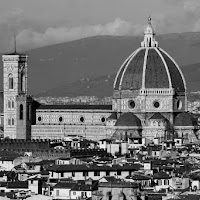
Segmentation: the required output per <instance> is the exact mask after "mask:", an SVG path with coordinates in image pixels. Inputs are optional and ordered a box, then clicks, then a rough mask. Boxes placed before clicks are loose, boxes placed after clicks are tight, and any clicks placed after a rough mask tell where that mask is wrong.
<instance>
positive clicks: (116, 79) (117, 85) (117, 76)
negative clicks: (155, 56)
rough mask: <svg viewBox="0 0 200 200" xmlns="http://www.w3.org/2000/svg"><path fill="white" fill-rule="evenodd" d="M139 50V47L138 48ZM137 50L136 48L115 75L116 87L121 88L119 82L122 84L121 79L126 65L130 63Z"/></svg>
mask: <svg viewBox="0 0 200 200" xmlns="http://www.w3.org/2000/svg"><path fill="white" fill-rule="evenodd" d="M137 50H138V49H137ZM137 50H135V51H134V52H133V53H132V54H131V55H130V56H129V57H128V58H127V59H126V60H125V61H124V62H123V64H122V65H121V67H120V68H119V70H118V72H117V75H116V77H115V80H114V87H113V88H114V89H119V84H120V80H121V76H122V73H123V71H124V69H125V67H126V65H127V64H128V62H129V60H130V59H131V58H132V57H133V56H134V55H135V54H136V52H137Z"/></svg>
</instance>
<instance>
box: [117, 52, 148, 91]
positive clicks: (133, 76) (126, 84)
mask: <svg viewBox="0 0 200 200" xmlns="http://www.w3.org/2000/svg"><path fill="white" fill-rule="evenodd" d="M144 54H145V48H139V49H138V50H137V51H136V53H135V55H134V56H133V57H132V58H131V59H130V60H129V62H128V63H127V65H126V67H125V69H124V71H123V73H122V76H121V80H120V85H119V86H121V89H123V90H127V89H129V90H130V89H140V88H141V86H142V71H143V68H142V67H141V62H142V66H143V63H144ZM133 80H134V81H133ZM131 83H133V84H132V85H131Z"/></svg>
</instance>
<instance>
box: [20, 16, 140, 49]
mask: <svg viewBox="0 0 200 200" xmlns="http://www.w3.org/2000/svg"><path fill="white" fill-rule="evenodd" d="M142 32H143V25H133V24H132V23H131V22H128V21H125V20H122V19H120V18H116V19H115V20H114V21H113V22H109V23H107V24H104V25H103V24H98V25H85V26H76V27H67V26H61V27H49V28H47V29H46V30H45V31H44V32H38V31H34V30H32V29H31V28H28V29H24V30H22V31H20V32H19V33H18V35H17V41H18V43H19V44H20V47H21V48H22V49H27V48H36V47H40V46H46V45H51V44H56V43H62V42H66V41H71V40H76V39H80V38H84V37H89V36H95V35H115V36H123V35H138V34H140V33H142Z"/></svg>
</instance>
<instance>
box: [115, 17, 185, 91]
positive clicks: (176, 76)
mask: <svg viewBox="0 0 200 200" xmlns="http://www.w3.org/2000/svg"><path fill="white" fill-rule="evenodd" d="M152 88H153V89H157V88H161V89H162V88H165V89H174V90H175V91H180V92H184V91H185V90H186V84H185V79H184V76H183V74H182V72H181V70H180V68H179V66H178V65H177V63H176V62H175V61H174V60H173V58H172V57H171V56H170V55H169V54H168V53H167V52H165V51H164V50H163V49H161V48H160V47H158V43H157V42H156V40H155V31H154V29H153V27H152V25H151V19H150V18H149V22H148V26H147V28H146V30H145V32H144V41H143V42H142V43H141V47H140V48H138V49H137V50H136V51H134V52H133V53H132V54H131V55H130V56H129V57H128V58H127V59H126V60H125V62H124V63H123V64H122V66H121V67H120V69H119V71H118V73H117V76H116V78H115V82H114V90H140V89H152Z"/></svg>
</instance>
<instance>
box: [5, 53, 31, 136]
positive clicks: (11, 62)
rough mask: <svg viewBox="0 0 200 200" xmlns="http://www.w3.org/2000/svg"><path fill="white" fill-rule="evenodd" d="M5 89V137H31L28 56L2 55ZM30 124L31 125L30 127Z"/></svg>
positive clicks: (16, 54)
mask: <svg viewBox="0 0 200 200" xmlns="http://www.w3.org/2000/svg"><path fill="white" fill-rule="evenodd" d="M2 61H3V74H4V75H3V77H4V80H3V89H4V137H9V138H12V139H28V138H30V134H31V133H30V131H31V130H29V129H31V104H32V98H31V97H30V96H28V94H27V63H28V56H27V55H25V54H18V53H17V52H16V50H15V52H14V53H13V54H6V55H3V56H2ZM29 126H30V127H29Z"/></svg>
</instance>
